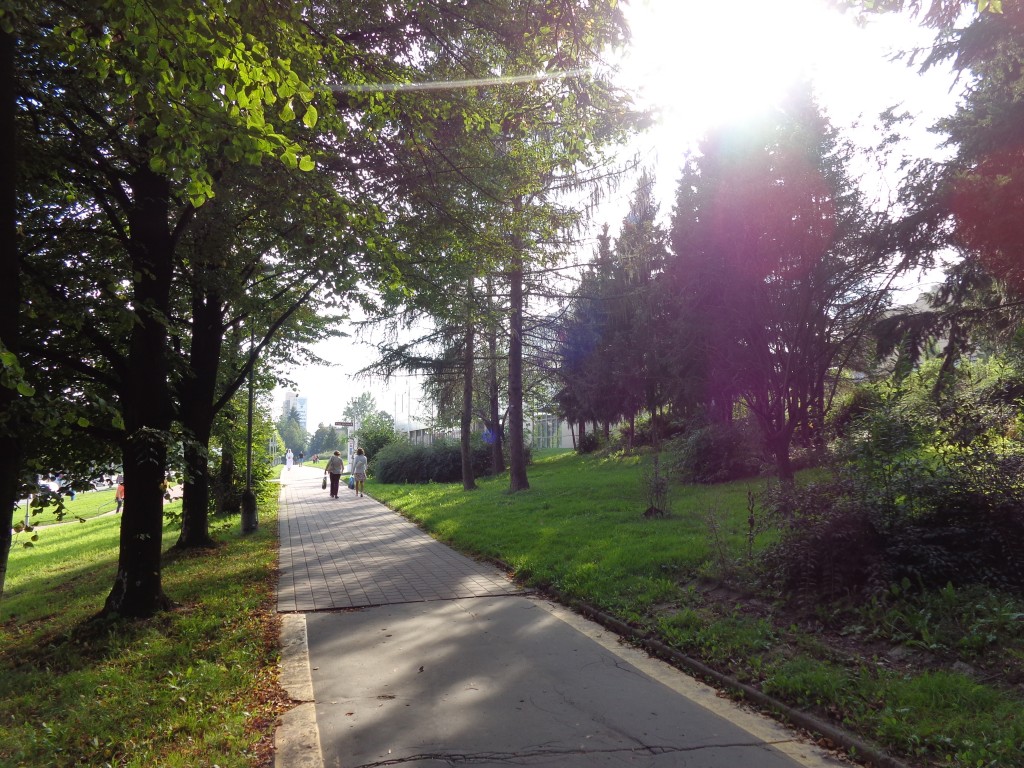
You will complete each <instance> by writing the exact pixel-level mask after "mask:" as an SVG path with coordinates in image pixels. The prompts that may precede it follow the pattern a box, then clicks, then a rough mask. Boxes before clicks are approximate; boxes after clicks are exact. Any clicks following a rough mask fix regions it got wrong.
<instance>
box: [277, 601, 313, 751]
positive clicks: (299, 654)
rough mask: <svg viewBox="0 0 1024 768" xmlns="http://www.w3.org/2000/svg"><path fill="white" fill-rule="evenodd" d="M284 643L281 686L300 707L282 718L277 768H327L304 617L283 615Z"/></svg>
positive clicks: (296, 707)
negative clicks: (317, 720) (314, 694)
mask: <svg viewBox="0 0 1024 768" xmlns="http://www.w3.org/2000/svg"><path fill="white" fill-rule="evenodd" d="M280 642H281V660H280V662H279V663H278V666H279V668H280V682H281V687H282V688H284V690H285V692H286V693H287V694H288V697H289V698H290V699H291V700H292V701H294V702H297V704H296V706H295V707H293V708H292V709H290V710H288V711H287V712H285V713H284V714H283V715H281V724H280V725H279V726H278V727H277V730H276V731H275V732H274V768H323V765H324V759H323V751H322V750H321V749H320V731H319V729H318V728H317V724H316V699H315V698H314V696H313V678H312V675H311V674H310V670H309V646H308V643H307V636H306V616H305V615H304V614H301V613H290V614H284V615H282V616H281V636H280Z"/></svg>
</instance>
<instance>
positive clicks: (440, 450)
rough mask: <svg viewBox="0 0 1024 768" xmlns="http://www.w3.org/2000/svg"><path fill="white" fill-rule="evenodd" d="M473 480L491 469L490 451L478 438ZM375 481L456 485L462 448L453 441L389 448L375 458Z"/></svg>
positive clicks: (403, 444)
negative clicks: (454, 483)
mask: <svg viewBox="0 0 1024 768" xmlns="http://www.w3.org/2000/svg"><path fill="white" fill-rule="evenodd" d="M472 457H473V459H472V460H473V476H474V477H481V476H483V475H485V474H486V473H487V471H488V469H489V468H490V460H491V448H490V446H489V445H487V444H486V443H484V442H483V440H481V439H480V438H479V437H476V438H475V439H474V440H473V450H472ZM373 478H374V480H377V481H378V482H381V483H428V482H434V483H453V482H456V481H458V480H461V478H462V448H461V446H460V445H459V443H458V442H456V441H454V440H435V441H434V442H433V443H431V444H430V445H418V444H414V443H408V442H404V441H396V442H392V443H389V444H387V445H386V446H385V447H384V448H383V449H382V450H381V451H380V452H378V453H377V454H376V456H374V457H373Z"/></svg>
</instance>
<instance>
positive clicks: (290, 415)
mask: <svg viewBox="0 0 1024 768" xmlns="http://www.w3.org/2000/svg"><path fill="white" fill-rule="evenodd" d="M277 431H278V434H280V435H281V439H282V440H283V441H284V444H283V445H282V446H281V453H282V454H283V453H284V452H285V451H286V450H287V449H289V448H291V450H292V453H294V454H295V455H296V457H297V456H298V453H299V451H303V450H305V448H306V444H307V443H308V442H309V435H308V434H307V433H306V430H304V429H303V428H302V423H301V422H300V421H299V412H298V410H297V409H296V408H295V406H294V405H293V406H292V407H291V408H290V409H289V410H288V412H287V413H285V414H282V415H281V417H280V418H279V419H278V420H277Z"/></svg>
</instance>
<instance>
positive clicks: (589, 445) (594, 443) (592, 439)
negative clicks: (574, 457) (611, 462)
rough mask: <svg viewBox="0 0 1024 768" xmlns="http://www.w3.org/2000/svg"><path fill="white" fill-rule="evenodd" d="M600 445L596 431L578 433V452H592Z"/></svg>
mask: <svg viewBox="0 0 1024 768" xmlns="http://www.w3.org/2000/svg"><path fill="white" fill-rule="evenodd" d="M601 445H602V440H601V437H600V436H599V435H598V434H597V433H596V432H585V433H584V434H582V435H580V437H579V440H578V441H577V445H576V451H577V452H578V453H583V454H586V453H593V452H594V451H597V450H600V448H601Z"/></svg>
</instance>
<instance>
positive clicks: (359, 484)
mask: <svg viewBox="0 0 1024 768" xmlns="http://www.w3.org/2000/svg"><path fill="white" fill-rule="evenodd" d="M366 461H367V459H366V454H365V453H364V452H363V449H362V448H356V455H355V458H354V459H352V477H354V478H355V479H356V496H362V495H363V482H364V481H365V480H366Z"/></svg>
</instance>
